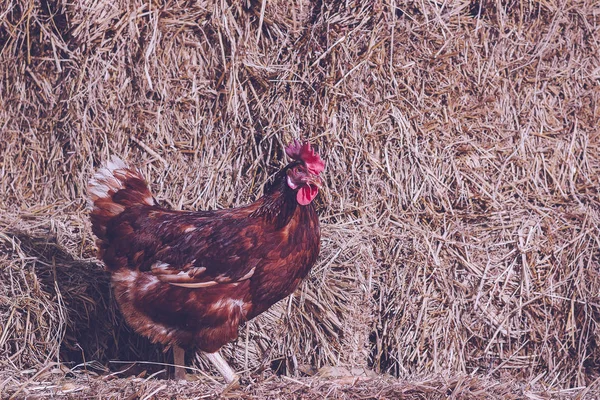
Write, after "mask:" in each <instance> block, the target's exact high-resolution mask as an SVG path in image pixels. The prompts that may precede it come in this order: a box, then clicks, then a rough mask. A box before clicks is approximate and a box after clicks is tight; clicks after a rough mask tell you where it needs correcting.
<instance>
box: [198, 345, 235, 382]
mask: <svg viewBox="0 0 600 400" xmlns="http://www.w3.org/2000/svg"><path fill="white" fill-rule="evenodd" d="M204 355H205V356H206V358H208V359H209V360H210V362H211V363H212V364H213V365H214V366H215V368H216V369H217V370H218V371H219V372H220V373H221V375H223V378H225V382H227V383H228V384H229V385H230V386H231V385H232V384H233V385H235V384H237V382H238V381H239V379H240V377H239V376H238V375H237V374H236V373H235V371H234V370H233V369H231V367H230V366H229V364H227V361H225V360H224V359H223V357H221V355H220V354H219V352H218V351H217V352H214V353H204Z"/></svg>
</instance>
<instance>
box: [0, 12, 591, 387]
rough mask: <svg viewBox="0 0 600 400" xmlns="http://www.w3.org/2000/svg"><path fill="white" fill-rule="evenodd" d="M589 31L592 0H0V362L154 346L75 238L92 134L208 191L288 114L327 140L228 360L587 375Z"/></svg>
mask: <svg viewBox="0 0 600 400" xmlns="http://www.w3.org/2000/svg"><path fill="white" fill-rule="evenodd" d="M504 3H506V4H504ZM599 31H600V11H599V9H598V6H597V4H595V2H594V1H591V0H578V1H568V2H567V1H538V0H530V1H527V2H524V1H521V2H516V1H511V2H493V1H488V0H481V1H453V2H444V3H437V2H433V1H423V2H403V1H394V0H390V1H389V2H379V1H360V2H358V1H357V2H352V1H349V2H341V1H318V2H309V1H300V0H298V1H294V2H290V1H287V0H286V1H284V0H274V1H268V2H267V1H265V2H263V1H243V2H239V3H238V2H227V1H225V0H222V1H217V2H202V1H194V2H186V1H175V0H173V1H168V2H163V3H157V2H142V1H133V2H131V1H124V0H111V1H108V0H97V1H94V2H67V1H63V0H44V1H42V2H35V1H32V0H6V1H4V2H2V4H1V5H0V135H1V138H0V154H4V157H3V159H2V160H1V161H0V212H1V216H0V246H2V248H1V253H0V268H1V270H0V324H1V326H2V329H1V332H0V353H1V354H2V355H6V358H5V359H6V360H7V361H2V368H3V369H6V370H15V371H19V370H21V371H22V370H27V369H29V368H33V369H35V370H36V371H37V370H39V369H40V368H42V367H43V366H44V365H49V364H48V363H49V362H51V361H60V362H63V363H67V365H71V366H73V365H75V364H77V363H81V362H84V361H85V362H90V361H96V362H99V363H100V364H105V365H106V364H107V363H108V361H109V360H132V359H136V360H150V361H156V362H163V361H165V357H164V356H163V355H162V354H161V350H160V349H159V348H157V347H156V346H152V345H151V344H149V343H147V341H145V340H144V339H142V338H139V337H137V336H136V335H134V334H132V333H131V332H130V331H129V329H128V328H127V327H126V326H125V325H124V323H123V321H122V319H121V317H120V315H119V313H118V311H117V310H116V308H115V306H114V304H113V303H112V300H111V297H110V290H109V285H108V282H107V277H106V276H105V274H104V273H103V272H102V269H101V266H100V265H99V263H98V262H97V261H96V260H95V259H94V250H93V238H92V237H91V232H90V227H89V223H88V219H87V215H86V212H85V209H84V207H85V202H84V198H85V185H86V181H87V180H88V179H89V177H90V176H91V174H92V172H93V171H94V169H95V168H97V167H98V165H99V164H100V163H101V162H102V161H103V160H105V159H107V158H108V156H109V154H113V153H115V154H119V155H121V156H122V157H124V158H125V159H127V160H129V161H130V162H131V163H133V164H135V165H136V166H138V167H139V168H140V169H141V170H142V171H143V173H144V175H145V176H146V177H147V178H148V180H149V182H150V183H151V187H152V190H153V191H154V193H155V194H156V195H157V197H158V198H159V199H160V200H161V201H163V202H164V203H165V204H168V205H170V206H172V207H174V208H180V209H206V208H222V207H231V206H236V205H240V204H243V203H246V202H248V201H251V200H253V199H255V198H256V196H257V195H258V194H259V193H260V186H261V185H262V183H263V182H265V181H266V179H267V178H268V177H269V176H270V175H271V174H273V173H275V172H276V171H277V169H278V168H279V167H280V166H281V165H282V163H283V151H282V148H283V144H284V143H285V142H287V141H288V140H289V139H290V138H292V137H296V136H300V137H310V138H312V139H313V140H314V141H315V142H316V143H317V145H318V147H319V148H320V149H321V150H320V153H321V155H322V156H323V158H324V159H326V161H327V169H326V179H327V187H328V189H326V190H324V191H323V192H322V194H321V196H320V201H319V203H318V205H319V209H320V215H321V220H322V224H323V246H322V247H323V252H322V257H321V258H320V261H319V263H318V265H317V266H316V268H315V270H314V271H313V273H312V275H311V277H310V279H309V280H308V281H307V282H306V283H305V284H304V285H303V286H302V288H301V289H300V290H299V291H298V292H297V293H296V294H295V295H294V296H292V297H291V298H290V299H288V300H286V301H284V302H281V303H280V304H278V305H277V306H276V307H274V308H273V309H272V310H271V311H270V312H269V313H268V314H266V315H264V316H263V317H261V318H259V319H258V320H257V321H255V322H253V323H251V324H248V326H247V327H246V328H245V329H243V330H242V337H241V338H240V340H239V341H238V342H237V343H234V344H233V345H231V346H230V347H228V349H227V351H228V354H229V356H231V354H232V353H235V360H236V362H237V365H236V367H237V368H239V369H242V370H246V371H256V369H257V368H258V369H262V368H267V367H272V368H276V369H278V370H279V371H280V372H281V373H285V374H287V375H289V376H294V375H297V374H299V373H300V372H299V371H302V370H303V368H304V367H305V366H307V365H312V366H314V367H316V368H320V367H322V366H326V365H340V366H347V367H367V368H372V369H374V370H376V371H378V372H382V373H391V374H393V375H395V376H400V377H404V378H407V377H414V376H416V375H415V374H417V375H421V374H428V373H437V374H441V373H451V374H454V375H456V376H460V375H461V374H472V375H476V376H487V377H490V378H493V379H509V378H518V379H520V380H521V381H523V382H529V383H530V384H534V385H541V387H544V388H548V389H550V388H562V387H584V386H586V385H589V384H590V383H592V382H594V381H595V380H596V379H597V378H598V370H599V369H600V349H599V344H600V327H599V322H600V279H599V276H598V271H599V270H600V251H599V248H600V237H599V233H598V232H599V230H598V227H599V226H600V198H599V191H598V188H599V187H600V182H599V176H600V174H599V173H600V148H599V147H600V146H599V144H600V140H599V136H600V131H599V130H598V126H599V122H600V121H599V119H600V109H599V100H600V89H599V87H600V85H599V84H598V83H599V80H600V69H599V68H598V65H600V59H599V58H600V56H599V54H600V45H599V43H598V37H600V32H599ZM69 362H70V363H71V364H69ZM15 379H16V378H15ZM457 379H458V378H457ZM469 379H471V378H469ZM438 383H439V382H438ZM153 387H154V386H153ZM440 387H445V386H440ZM327 390H329V388H328V389H327ZM385 393H387V392H385ZM385 393H384V394H382V397H386V396H389V397H392V394H387V395H386V394H385ZM390 393H391V392H390ZM307 397H310V395H309V394H307ZM409 398H410V397H409Z"/></svg>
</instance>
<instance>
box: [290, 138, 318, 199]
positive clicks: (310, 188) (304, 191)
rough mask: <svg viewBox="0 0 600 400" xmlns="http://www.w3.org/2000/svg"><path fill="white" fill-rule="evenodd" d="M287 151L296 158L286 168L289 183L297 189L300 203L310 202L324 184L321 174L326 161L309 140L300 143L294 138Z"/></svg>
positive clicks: (293, 188) (292, 187)
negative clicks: (311, 145)
mask: <svg viewBox="0 0 600 400" xmlns="http://www.w3.org/2000/svg"><path fill="white" fill-rule="evenodd" d="M285 153H286V154H287V155H288V157H290V158H291V159H292V160H294V162H292V163H290V164H289V165H288V166H287V168H286V182H287V185H288V186H289V188H290V189H292V190H295V191H296V200H297V201H298V203H299V204H301V205H303V206H305V205H307V204H310V202H311V201H313V199H314V198H315V197H317V194H318V193H319V188H321V187H322V185H323V181H322V180H321V178H320V177H319V174H321V172H323V170H324V169H325V163H324V162H323V160H321V157H319V155H318V154H317V153H315V151H314V150H313V149H312V148H311V147H310V143H308V142H304V143H302V144H300V143H299V142H298V141H296V140H294V141H293V142H292V143H290V144H289V145H288V146H287V147H286V148H285Z"/></svg>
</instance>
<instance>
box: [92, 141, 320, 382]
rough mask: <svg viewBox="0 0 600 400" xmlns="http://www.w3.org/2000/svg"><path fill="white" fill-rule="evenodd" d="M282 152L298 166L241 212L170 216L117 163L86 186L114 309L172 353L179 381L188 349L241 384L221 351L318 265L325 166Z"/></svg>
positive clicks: (305, 149)
mask: <svg viewBox="0 0 600 400" xmlns="http://www.w3.org/2000/svg"><path fill="white" fill-rule="evenodd" d="M285 150H286V153H287V155H288V156H289V157H290V158H291V159H292V162H290V163H289V164H288V165H287V166H286V167H285V168H283V169H282V170H280V171H279V172H278V173H277V174H276V175H275V177H274V178H273V179H272V180H271V181H270V182H268V183H267V184H266V185H265V187H264V194H263V196H262V197H261V198H260V199H259V200H257V201H256V202H254V203H252V204H250V205H248V206H245V207H239V208H232V209H223V210H215V211H198V212H188V211H174V210H169V209H165V208H163V207H161V206H159V205H158V204H157V202H156V200H155V199H154V197H153V196H152V194H151V193H150V191H149V189H148V186H147V184H146V182H145V180H144V178H143V177H142V175H141V174H140V172H139V171H137V170H135V169H132V168H130V167H128V166H127V165H126V164H125V163H124V162H123V161H121V160H120V159H119V158H117V157H114V156H113V157H112V158H111V161H109V162H108V163H107V165H106V166H105V167H104V168H102V169H100V170H99V171H98V172H97V173H96V174H95V175H94V176H93V178H92V179H91V180H90V182H89V186H88V193H89V202H90V207H91V209H92V211H91V216H90V217H91V221H92V230H93V232H94V234H95V235H96V236H97V238H98V240H97V246H98V257H99V258H100V259H102V261H104V264H105V266H106V269H107V270H108V271H109V272H110V273H111V279H112V285H113V289H114V293H115V297H116V299H117V302H118V303H119V305H120V308H121V311H122V313H123V315H124V316H125V319H126V321H127V323H128V324H129V325H130V326H131V327H132V328H133V329H134V330H135V331H136V332H138V333H139V334H141V335H144V336H147V337H148V338H150V340H152V341H153V342H159V343H162V344H163V345H166V346H167V347H173V354H174V364H175V365H176V366H179V367H176V368H175V377H176V378H182V377H183V376H184V375H185V372H184V371H185V370H184V369H183V366H184V360H183V358H184V348H196V349H199V350H200V351H202V352H204V354H205V355H206V356H207V358H208V359H209V360H210V361H211V362H212V363H213V365H214V366H215V367H216V368H217V370H218V371H219V372H220V373H221V374H222V375H223V377H224V378H225V380H226V381H227V382H228V383H231V382H234V381H237V379H238V377H237V375H236V374H235V372H234V371H233V370H232V369H231V367H230V366H229V365H228V364H227V362H226V361H225V360H224V359H223V358H222V357H221V356H220V355H219V353H218V351H219V349H220V348H221V347H222V346H223V345H225V344H226V343H228V342H230V341H232V340H234V339H236V338H237V336H238V327H239V326H240V324H242V323H244V322H246V321H248V320H250V319H252V318H254V317H256V316H257V315H259V314H260V313H262V312H264V311H265V310H267V309H268V308H269V307H270V306H272V305H273V304H275V303H276V302H277V301H279V300H281V299H283V298H284V297H286V296H288V295H289V294H291V293H292V292H293V291H294V290H295V289H296V287H297V286H298V284H299V283H300V281H301V280H302V278H304V277H305V276H306V275H307V274H308V272H309V270H310V269H311V267H312V266H313V264H314V263H315V261H316V259H317V256H318V255H319V239H320V231H319V219H318V217H317V214H316V212H315V208H314V206H313V204H312V201H313V200H314V198H315V197H316V196H317V194H318V190H319V188H320V187H321V185H322V180H321V178H320V176H319V175H320V173H321V172H322V171H323V169H324V167H325V163H324V162H323V161H322V160H321V158H320V157H319V155H318V154H316V153H315V151H314V150H313V149H311V146H310V144H308V143H306V142H305V143H304V144H300V143H298V142H296V141H294V142H293V143H291V144H290V145H288V146H287V147H286V149H285Z"/></svg>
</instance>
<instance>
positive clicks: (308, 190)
mask: <svg viewBox="0 0 600 400" xmlns="http://www.w3.org/2000/svg"><path fill="white" fill-rule="evenodd" d="M318 192H319V188H318V187H316V186H313V185H304V186H302V187H301V188H300V189H299V190H298V193H296V200H297V201H298V203H299V204H301V205H303V206H305V205H307V204H310V202H311V201H313V199H314V198H315V197H317V193H318Z"/></svg>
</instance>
